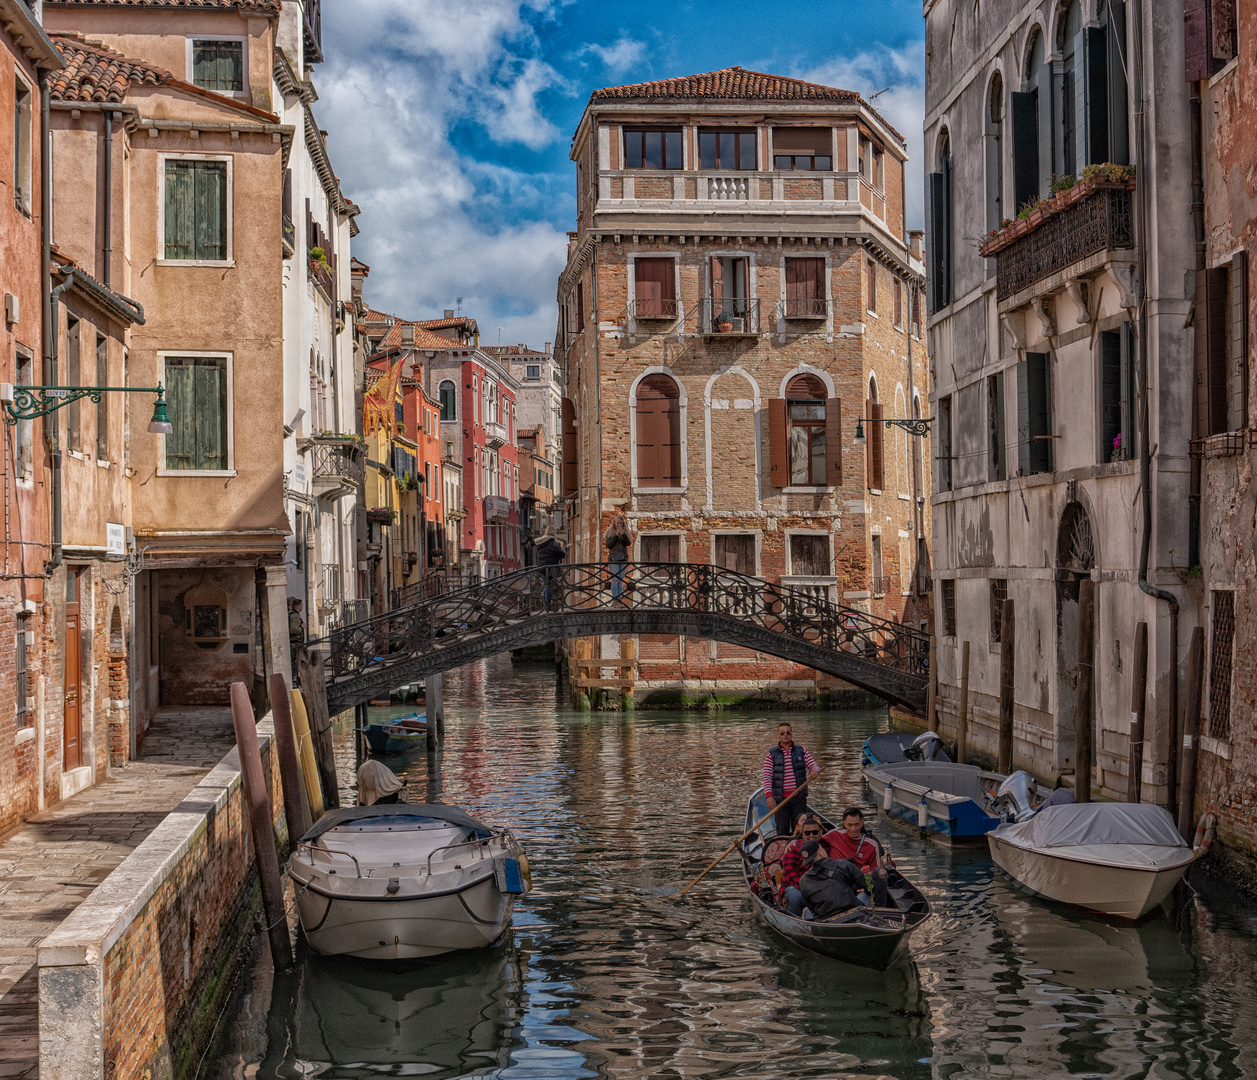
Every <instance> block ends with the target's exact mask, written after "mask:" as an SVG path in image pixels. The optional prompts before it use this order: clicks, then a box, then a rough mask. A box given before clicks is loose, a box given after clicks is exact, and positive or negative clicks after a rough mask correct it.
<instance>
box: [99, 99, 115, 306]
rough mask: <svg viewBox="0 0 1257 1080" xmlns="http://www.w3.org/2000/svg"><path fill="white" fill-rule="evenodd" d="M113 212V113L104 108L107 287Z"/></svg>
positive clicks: (111, 251) (110, 258)
mask: <svg viewBox="0 0 1257 1080" xmlns="http://www.w3.org/2000/svg"><path fill="white" fill-rule="evenodd" d="M112 213H113V113H112V112H111V111H110V110H108V109H106V110H105V213H104V225H105V266H104V274H103V276H102V277H101V279H100V281H101V284H102V285H104V286H105V288H106V289H107V288H109V264H110V262H111V261H112V259H113V249H112V248H111V247H110V246H109V243H110V237H111V235H112V227H111V226H112V222H111V220H110V218H111V215H112Z"/></svg>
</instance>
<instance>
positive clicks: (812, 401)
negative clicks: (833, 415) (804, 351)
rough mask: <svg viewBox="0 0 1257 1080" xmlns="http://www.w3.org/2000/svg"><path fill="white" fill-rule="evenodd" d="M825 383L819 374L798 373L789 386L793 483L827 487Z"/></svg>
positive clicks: (787, 413)
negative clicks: (818, 376)
mask: <svg viewBox="0 0 1257 1080" xmlns="http://www.w3.org/2000/svg"><path fill="white" fill-rule="evenodd" d="M825 406H826V401H825V384H824V383H823V382H821V381H820V379H818V378H817V377H816V376H815V375H797V376H795V378H793V379H791V380H790V385H789V386H787V387H786V417H787V422H788V424H789V439H788V443H787V449H788V453H789V456H790V483H791V485H793V486H817V487H823V486H825V484H826V482H827V480H826V472H825V431H826V426H827V424H826V416H825V413H826V408H825Z"/></svg>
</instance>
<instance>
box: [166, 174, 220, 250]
mask: <svg viewBox="0 0 1257 1080" xmlns="http://www.w3.org/2000/svg"><path fill="white" fill-rule="evenodd" d="M228 185H229V169H228V162H226V161H210V160H203V159H199V158H197V159H193V158H167V159H166V191H165V202H164V204H163V215H162V216H163V219H164V220H163V230H164V234H165V236H164V246H163V251H164V255H163V257H164V258H166V259H175V260H179V261H185V262H226V261H227V260H228V259H229V258H230V257H231V255H230V232H231V225H230V219H229V216H228V213H227V188H228Z"/></svg>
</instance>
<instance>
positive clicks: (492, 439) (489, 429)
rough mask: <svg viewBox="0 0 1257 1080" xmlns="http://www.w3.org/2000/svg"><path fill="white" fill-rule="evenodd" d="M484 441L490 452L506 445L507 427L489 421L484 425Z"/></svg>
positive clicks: (494, 421)
mask: <svg viewBox="0 0 1257 1080" xmlns="http://www.w3.org/2000/svg"><path fill="white" fill-rule="evenodd" d="M484 441H485V444H486V445H487V446H488V447H489V449H490V450H496V449H497V448H498V447H499V446H505V445H506V425H505V424H499V423H498V422H497V421H496V420H488V421H486V422H485V425H484Z"/></svg>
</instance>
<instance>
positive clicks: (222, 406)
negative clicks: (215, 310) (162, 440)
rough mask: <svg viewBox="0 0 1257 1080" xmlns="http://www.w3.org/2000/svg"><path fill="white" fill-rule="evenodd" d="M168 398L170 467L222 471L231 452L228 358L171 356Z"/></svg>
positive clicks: (168, 372) (167, 365) (166, 377)
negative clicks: (228, 424) (228, 441)
mask: <svg viewBox="0 0 1257 1080" xmlns="http://www.w3.org/2000/svg"><path fill="white" fill-rule="evenodd" d="M165 369H166V370H165V385H166V400H167V404H168V409H169V413H170V423H171V425H172V426H173V428H174V431H173V432H172V433H171V434H169V435H167V436H166V460H165V467H166V468H167V469H188V470H197V471H222V470H225V469H227V468H229V467H230V466H229V464H228V453H227V359H226V357H221V356H215V357H205V356H168V357H166V360H165Z"/></svg>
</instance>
